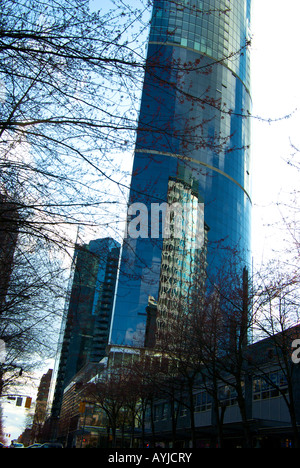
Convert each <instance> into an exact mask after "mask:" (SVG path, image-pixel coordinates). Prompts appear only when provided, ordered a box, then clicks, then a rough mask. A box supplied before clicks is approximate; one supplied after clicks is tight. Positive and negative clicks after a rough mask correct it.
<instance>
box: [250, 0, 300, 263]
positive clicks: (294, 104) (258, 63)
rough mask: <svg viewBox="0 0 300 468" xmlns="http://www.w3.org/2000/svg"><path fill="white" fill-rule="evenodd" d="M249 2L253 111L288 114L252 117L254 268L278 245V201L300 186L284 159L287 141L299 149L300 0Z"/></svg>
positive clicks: (288, 146) (280, 224)
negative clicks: (264, 120) (287, 116)
mask: <svg viewBox="0 0 300 468" xmlns="http://www.w3.org/2000/svg"><path fill="white" fill-rule="evenodd" d="M252 7H253V9H252V34H253V42H252V53H251V59H252V67H251V69H252V86H251V92H252V98H253V115H254V116H255V115H256V116H260V117H263V118H265V119H269V118H270V119H277V118H278V119H280V118H282V117H284V116H285V115H288V114H291V113H292V116H291V117H290V118H288V119H283V120H278V121H277V122H272V123H270V124H269V123H265V122H262V121H259V120H258V119H253V122H252V152H251V154H252V185H253V191H252V200H253V220H252V231H253V232H252V236H253V257H254V263H255V265H256V266H257V267H259V265H260V263H261V261H262V260H264V261H266V260H268V259H270V258H272V257H273V256H274V253H273V249H275V250H277V248H279V247H280V245H281V239H282V236H283V234H281V229H280V228H281V227H283V222H282V216H284V215H285V209H284V207H283V203H282V202H283V201H284V200H287V201H290V196H289V192H290V191H291V190H293V189H294V188H296V189H297V188H298V187H299V173H297V172H295V171H291V169H290V168H289V167H288V165H287V163H286V159H287V158H289V157H290V155H291V154H292V152H293V151H292V149H291V143H292V144H293V145H295V146H297V147H298V148H300V131H299V130H300V115H299V112H300V91H299V83H300V62H299V44H300V30H299V24H298V23H299V17H300V2H299V0H286V1H285V2H282V1H281V0H252ZM279 201H280V202H281V203H280V206H279V208H277V207H276V204H277V203H278V202H279Z"/></svg>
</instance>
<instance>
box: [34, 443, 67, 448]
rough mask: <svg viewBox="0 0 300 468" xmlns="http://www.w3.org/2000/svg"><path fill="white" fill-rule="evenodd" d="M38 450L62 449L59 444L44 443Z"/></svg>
mask: <svg viewBox="0 0 300 468" xmlns="http://www.w3.org/2000/svg"><path fill="white" fill-rule="evenodd" d="M39 448H64V447H63V444H60V443H59V442H45V443H44V444H42V445H41V446H40V447H39Z"/></svg>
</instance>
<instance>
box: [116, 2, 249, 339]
mask: <svg viewBox="0 0 300 468" xmlns="http://www.w3.org/2000/svg"><path fill="white" fill-rule="evenodd" d="M250 3H251V1H250V0H202V1H200V0H176V1H175V0H174V1H172V0H154V4H153V13H152V20H151V28H150V37H149V43H148V52H147V66H146V71H145V78H144V86H143V93H142V100H141V107H140V115H139V122H138V130H137V139H136V147H135V157H134V163H133V171H132V180H131V187H130V196H129V202H128V207H129V210H128V225H129V226H130V223H131V227H132V225H133V226H134V227H136V231H135V232H134V231H133V230H131V231H130V229H129V231H128V233H127V236H126V238H125V239H124V244H123V247H122V255H121V263H120V271H119V280H118V288H117V292H116V297H115V307H114V313H113V321H112V327H111V332H110V342H111V343H112V344H120V345H132V346H142V345H143V344H144V337H145V332H146V323H147V312H146V309H147V308H148V309H149V307H148V306H149V304H150V305H151V306H153V304H158V306H159V304H161V303H163V302H164V301H163V298H162V295H163V293H164V291H166V284H167V285H168V288H169V291H171V290H172V289H173V290H175V289H176V290H177V291H178V290H180V289H182V288H183V287H184V288H188V287H189V284H188V283H190V284H192V282H193V279H194V275H195V274H196V273H195V269H194V263H195V258H197V255H198V257H199V252H200V251H201V252H202V254H203V251H204V252H205V269H206V272H207V274H208V275H209V274H211V275H213V274H214V272H216V271H217V269H218V268H219V267H220V265H221V264H222V262H223V260H224V256H226V255H227V254H228V252H236V253H237V255H239V258H240V259H241V263H242V265H241V267H242V268H243V267H245V266H246V267H249V264H250V248H251V246H250V243H251V240H250V223H251V188H250V185H251V184H250V178H251V173H250V118H249V117H250V113H251V95H250V59H249V50H248V47H247V46H248V45H249V37H250V6H251V5H250ZM187 199H189V201H190V202H191V203H195V202H196V203H197V204H198V205H199V206H200V205H201V206H203V218H204V219H203V226H205V229H204V231H203V232H204V234H203V232H202V236H203V238H204V239H205V240H204V243H203V244H202V248H201V249H200V250H199V247H198V248H195V247H193V245H191V243H190V240H191V239H188V238H187V237H188V236H187V237H184V238H183V240H182V238H181V241H180V242H179V243H177V244H176V242H175V241H174V236H172V235H171V236H170V237H169V239H171V240H172V239H173V241H172V242H169V243H167V242H166V240H165V239H164V238H163V237H164V236H163V232H164V231H163V227H160V229H158V228H157V226H158V225H159V226H160V224H162V223H159V220H160V218H159V216H158V215H157V214H155V216H154V215H153V207H154V206H155V208H156V209H157V207H158V206H162V204H165V203H168V204H170V200H172V202H174V200H177V201H179V202H182V201H183V200H187ZM197 216H199V213H198V215H196V217H195V216H194V214H192V218H189V219H188V220H187V221H186V223H185V224H186V225H188V224H189V225H190V224H191V223H197V219H196V218H197ZM170 219H171V223H170V224H171V227H172V217H171V218H170ZM138 229H139V231H138ZM171 230H172V229H171ZM172 232H173V231H172ZM193 232H194V231H193V229H190V230H189V233H193ZM133 233H134V234H135V235H132V234H133ZM189 235H190V234H189ZM183 244H184V245H183ZM187 244H189V245H188V246H187ZM199 258H200V257H199ZM174 262H175V263H176V265H175V266H174ZM171 265H173V266H171ZM202 273H203V271H202V270H201V268H200V269H198V273H197V274H198V275H199V274H200V275H201V274H202ZM184 280H185V281H186V282H185V283H184ZM186 284H187V286H184V285H186Z"/></svg>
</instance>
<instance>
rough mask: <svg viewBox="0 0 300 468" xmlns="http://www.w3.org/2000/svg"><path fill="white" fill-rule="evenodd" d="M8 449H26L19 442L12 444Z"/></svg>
mask: <svg viewBox="0 0 300 468" xmlns="http://www.w3.org/2000/svg"><path fill="white" fill-rule="evenodd" d="M8 448H24V445H23V444H20V443H19V442H12V443H11V444H10V446H9V447H8Z"/></svg>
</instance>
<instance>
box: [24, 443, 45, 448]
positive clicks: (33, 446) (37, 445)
mask: <svg viewBox="0 0 300 468" xmlns="http://www.w3.org/2000/svg"><path fill="white" fill-rule="evenodd" d="M41 445H42V444H32V445H28V447H26V448H40V446H41Z"/></svg>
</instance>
